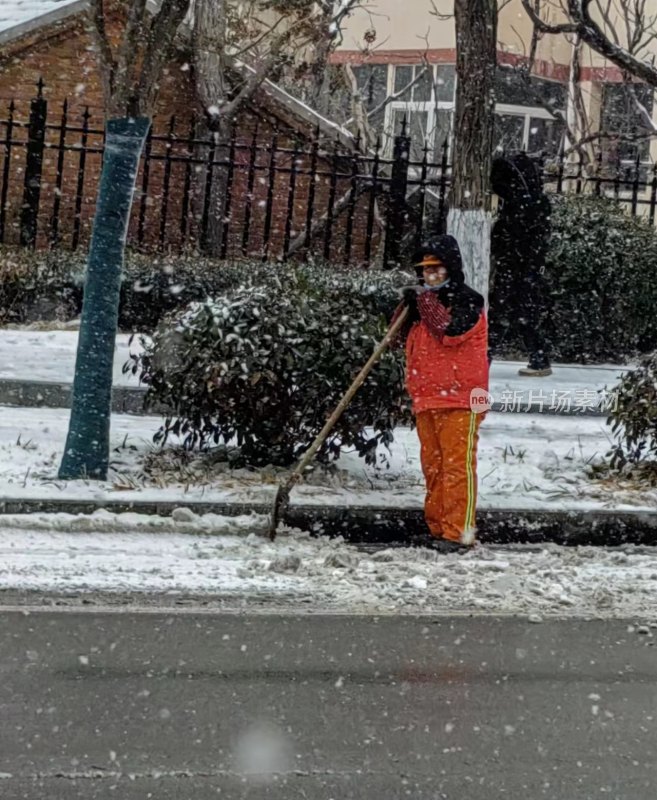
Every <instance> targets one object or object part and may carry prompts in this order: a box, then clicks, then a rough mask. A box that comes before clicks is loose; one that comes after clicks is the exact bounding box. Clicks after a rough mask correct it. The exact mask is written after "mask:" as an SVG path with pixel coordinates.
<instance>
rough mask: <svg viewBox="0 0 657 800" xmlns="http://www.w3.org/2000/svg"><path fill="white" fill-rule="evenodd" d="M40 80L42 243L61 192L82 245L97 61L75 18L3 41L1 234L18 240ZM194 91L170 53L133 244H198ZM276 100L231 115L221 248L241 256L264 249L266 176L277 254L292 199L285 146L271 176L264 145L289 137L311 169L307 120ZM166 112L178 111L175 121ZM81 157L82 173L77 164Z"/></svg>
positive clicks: (88, 209)
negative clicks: (231, 154)
mask: <svg viewBox="0 0 657 800" xmlns="http://www.w3.org/2000/svg"><path fill="white" fill-rule="evenodd" d="M119 29H120V19H119V18H118V17H117V16H116V15H114V16H111V15H110V16H109V17H108V30H109V31H110V35H111V36H113V37H114V39H116V37H117V31H118V30H119ZM40 79H42V80H43V83H44V88H43V96H44V97H45V99H46V101H47V104H48V129H47V133H46V144H47V147H46V150H45V152H44V163H43V173H42V181H41V202H40V209H39V224H38V238H37V246H38V247H48V246H50V243H51V239H52V231H53V210H54V208H55V205H56V198H57V197H59V204H60V207H59V222H58V234H59V244H60V245H61V246H65V247H70V246H72V245H73V244H74V243H75V239H76V237H79V242H78V244H79V246H81V247H84V246H85V245H86V244H87V242H88V240H89V237H90V232H91V223H92V219H93V214H94V209H95V202H96V191H97V185H98V178H99V174H100V169H101V150H102V142H103V137H102V130H103V123H104V118H103V97H102V89H101V84H100V80H99V75H98V69H97V65H96V61H95V58H94V53H93V48H92V42H91V38H90V35H89V33H88V31H87V30H86V24H85V21H84V19H82V18H76V19H72V20H68V21H66V22H62V23H59V24H58V25H55V26H53V27H52V28H50V29H49V30H48V31H47V32H45V35H44V32H41V33H39V34H33V35H31V36H30V37H27V38H25V39H23V40H21V41H20V42H18V43H14V44H13V45H11V46H10V47H8V48H6V49H5V50H4V51H3V53H2V54H1V55H0V142H1V141H3V139H4V138H5V137H6V130H7V125H6V120H7V118H8V107H9V103H10V102H11V101H13V102H14V103H15V112H14V119H15V121H16V124H15V127H14V131H13V135H12V139H13V140H14V145H13V146H12V150H11V157H10V159H9V166H8V172H7V179H8V198H7V204H6V220H5V234H4V241H5V242H10V243H15V242H17V241H18V239H19V235H20V231H19V220H20V209H21V203H22V194H23V182H24V168H25V147H24V146H21V143H24V142H25V141H26V139H27V127H26V122H27V120H28V119H29V113H30V101H31V100H32V98H33V97H34V96H35V95H36V86H37V83H38V81H39V80H40ZM193 97H194V91H193V85H192V75H191V70H190V68H189V65H188V64H186V63H185V62H184V61H183V60H177V61H174V62H173V63H171V64H170V65H169V67H168V68H167V69H166V71H165V74H164V76H163V79H162V81H161V87H160V93H159V96H158V104H157V110H156V115H155V119H154V124H153V133H154V134H156V138H154V139H153V140H152V142H151V145H150V154H151V156H152V157H151V159H149V160H148V167H147V172H148V174H147V176H146V177H147V182H146V184H145V183H144V181H145V175H144V168H145V167H144V165H145V163H146V162H145V160H144V159H142V165H141V168H140V171H139V175H138V177H137V184H136V194H135V203H134V207H133V215H132V218H131V223H130V231H129V243H131V244H132V245H136V246H139V247H140V248H141V249H145V250H153V249H164V250H174V251H176V250H180V249H181V248H183V247H192V248H193V247H194V246H195V245H196V244H197V243H198V238H199V235H200V224H201V219H202V214H203V198H202V196H199V193H200V191H202V189H203V187H204V176H205V174H206V167H205V166H204V165H203V163H196V164H194V163H189V159H190V157H192V158H195V159H197V160H200V161H203V160H205V159H207V154H208V152H209V149H208V147H206V146H202V145H196V146H194V147H192V148H191V149H190V145H189V144H188V143H187V142H186V141H184V140H187V139H189V136H190V132H191V130H192V122H193V118H194V114H195V111H197V109H196V108H195V106H194V102H193V101H192V100H190V98H193ZM65 101H66V102H67V103H68V108H67V112H66V124H67V128H68V130H67V131H66V133H65V138H64V140H63V141H64V150H63V157H60V152H61V148H60V142H61V130H62V129H61V126H62V125H63V111H64V102H65ZM271 103H272V101H271V100H267V99H266V98H264V97H262V98H259V99H258V100H257V101H256V102H255V103H254V107H253V108H250V109H247V110H245V111H244V112H243V114H242V115H241V117H240V119H239V120H238V124H237V132H236V145H237V147H236V150H235V162H234V163H235V166H234V169H233V171H232V174H233V185H232V195H231V214H230V225H229V237H228V254H229V255H231V256H233V255H241V254H242V253H243V252H245V253H246V254H247V255H250V256H256V257H260V256H262V255H263V232H264V226H265V213H266V210H267V196H268V192H269V191H270V180H271V189H272V192H273V197H274V204H273V208H272V222H271V237H270V245H269V253H270V255H271V256H273V257H276V256H279V255H280V253H281V252H282V248H283V242H284V239H285V228H286V221H287V219H288V210H289V205H288V204H289V198H290V176H289V174H288V173H286V172H285V170H289V169H290V166H291V162H292V155H291V154H289V153H285V152H278V153H277V156H276V166H277V170H276V174H275V175H274V176H273V178H270V174H269V170H268V167H269V158H270V151H269V148H270V146H271V143H272V141H273V138H274V135H276V136H277V141H278V148H279V149H280V150H285V149H289V150H292V149H293V148H294V145H295V142H298V143H299V144H300V146H301V148H302V149H303V150H305V151H306V152H305V154H302V155H300V156H299V157H298V159H297V168H298V170H299V171H303V170H308V169H309V166H310V161H311V155H310V148H311V144H310V138H311V133H310V131H308V130H306V131H305V132H304V131H303V126H300V125H296V126H295V128H296V129H293V127H292V126H291V125H290V124H289V112H285V114H280V115H279V114H277V113H276V109H275V108H272V105H271ZM172 117H174V122H173V123H172V121H171V118H172ZM85 119H86V125H87V127H88V128H89V132H88V134H87V147H86V151H87V152H86V153H85V154H83V152H82V150H81V148H80V144H81V141H82V136H83V133H82V128H83V125H84V124H85ZM3 121H4V124H3ZM172 124H173V128H172V127H171V125H172ZM256 129H257V136H256V142H257V158H256V161H255V166H256V169H255V170H254V179H253V191H252V192H251V193H249V192H248V183H249V165H250V159H251V154H250V147H251V145H252V143H253V141H254V134H255V133H256ZM170 131H173V135H172V137H171V139H170V144H171V146H170V149H169V154H170V156H171V159H170V163H169V178H168V190H167V191H165V187H166V181H165V169H166V161H165V160H164V156H165V155H166V153H167V149H168V148H167V142H166V141H162V140H160V139H159V137H160V136H166V135H167V134H168V133H169V132H170ZM300 134H301V135H300ZM227 155H228V153H227V151H226V149H225V148H224V151H223V156H221V157H222V158H227ZM218 157H219V156H218ZM176 159H181V160H176ZM183 159H184V160H183ZM5 161H6V158H5V154H4V153H2V152H1V151H0V182H1V181H2V180H3V175H4V170H5ZM82 164H83V166H84V170H81V165H82ZM330 165H331V159H330V158H326V157H320V158H319V160H318V164H317V170H318V172H319V173H320V174H319V175H318V176H317V178H316V182H315V202H314V206H313V213H312V216H313V219H317V217H321V216H322V215H323V214H325V213H326V210H327V207H328V197H329V188H330V180H329V178H328V176H327V175H322V174H321V173H325V172H328V170H329V167H330ZM60 167H61V170H60ZM345 170H346V171H347V172H348V170H349V167H348V166H345V165H342V166H341V168H340V171H341V172H344V171H345ZM58 175H59V177H58ZM58 182H59V184H61V191H60V190H59V189H58ZM310 182H311V179H310V177H309V176H307V175H298V177H297V182H296V189H295V192H294V198H293V203H292V224H291V238H292V239H294V238H295V237H296V236H297V235H299V234H300V233H302V232H303V231H304V229H305V225H306V220H307V216H308V198H309V194H310ZM186 183H188V184H191V186H192V192H191V193H190V196H189V198H188V202H187V206H185V185H186ZM199 185H200V186H199ZM349 186H350V181H349V179H348V178H340V179H339V180H338V185H337V197H338V198H340V197H341V196H342V195H343V194H344V193H345V192H346V191H348V189H349ZM144 187H145V188H146V192H145V193H144V191H143V189H144ZM249 197H250V201H249ZM369 207H370V201H369V197H368V196H365V197H363V198H361V199H360V200H359V202H358V203H357V213H356V217H355V219H354V225H353V228H354V232H353V251H352V253H351V256H350V258H349V260H350V261H351V262H355V263H360V262H361V261H362V260H363V258H364V252H365V242H364V239H365V234H366V230H367V217H368V213H369ZM249 214H250V230H249V236H248V239H247V240H245V237H244V228H245V222H246V219H247V217H248V216H249ZM346 226H347V222H346V218H345V215H344V214H343V215H342V216H341V218H340V219H339V220H337V221H336V223H335V226H334V230H333V235H332V250H331V256H332V258H334V259H335V260H336V261H341V260H344V255H345V253H344V247H345V234H346ZM76 231H77V233H76ZM313 247H314V249H315V250H316V251H318V252H319V253H321V252H322V250H323V238H321V239H319V241H316V242H315V243H314V246H313ZM374 249H375V248H374Z"/></svg>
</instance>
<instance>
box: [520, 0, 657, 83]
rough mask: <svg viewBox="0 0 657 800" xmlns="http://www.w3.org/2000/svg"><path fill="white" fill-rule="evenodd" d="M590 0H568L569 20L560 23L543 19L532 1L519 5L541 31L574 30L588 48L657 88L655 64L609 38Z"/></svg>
mask: <svg viewBox="0 0 657 800" xmlns="http://www.w3.org/2000/svg"><path fill="white" fill-rule="evenodd" d="M591 2H592V0H567V11H568V15H569V17H570V22H567V23H562V24H559V25H551V24H549V23H547V22H545V20H543V19H542V18H541V16H540V14H538V13H537V12H536V11H535V9H534V8H533V7H532V5H531V0H522V5H523V7H524V9H525V11H526V12H527V14H528V15H529V18H530V19H531V20H532V22H533V23H534V26H535V27H536V28H537V29H538V30H539V32H540V33H543V34H559V33H575V34H577V35H578V36H580V37H581V39H582V41H583V42H585V43H586V44H588V46H589V47H591V48H592V49H593V50H595V51H596V52H597V53H599V54H600V55H601V56H604V57H605V58H607V59H608V60H609V61H611V62H612V63H614V64H616V66H618V67H620V68H621V69H622V70H625V71H626V72H629V73H630V74H632V75H634V76H635V77H636V78H639V79H640V80H642V81H644V82H645V83H648V84H650V85H651V86H655V87H657V67H655V65H654V64H650V63H648V62H647V61H641V60H640V59H639V58H637V57H636V56H635V55H633V54H632V52H630V51H629V50H627V49H626V48H624V47H622V46H621V45H620V44H619V43H617V42H614V41H612V40H611V39H610V38H609V36H607V35H606V34H605V32H604V30H603V29H602V28H601V27H600V25H599V24H598V22H596V20H594V19H593V17H592V16H591ZM597 7H599V6H597ZM640 8H641V6H637V9H639V10H640ZM628 45H629V46H631V45H632V42H631V41H630V42H628Z"/></svg>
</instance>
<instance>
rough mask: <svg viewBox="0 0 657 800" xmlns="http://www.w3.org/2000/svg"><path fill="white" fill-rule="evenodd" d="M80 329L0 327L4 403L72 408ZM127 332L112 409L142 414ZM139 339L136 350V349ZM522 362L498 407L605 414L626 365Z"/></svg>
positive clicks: (502, 382)
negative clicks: (525, 370) (545, 368)
mask: <svg viewBox="0 0 657 800" xmlns="http://www.w3.org/2000/svg"><path fill="white" fill-rule="evenodd" d="M77 337H78V334H77V332H76V331H51V332H42V331H13V330H0V352H1V353H2V354H3V355H2V358H1V359H0V404H5V405H14V406H27V407H46V408H68V407H70V386H71V384H72V382H73V374H74V368H75V353H76V348H77ZM129 338H130V337H129V336H127V335H125V334H120V335H119V336H118V337H117V347H116V354H115V359H114V387H115V391H114V410H115V411H117V412H124V413H132V414H138V413H143V394H144V391H145V388H144V387H141V386H140V385H139V381H138V378H137V377H136V376H133V375H131V374H128V375H124V374H123V373H122V368H123V365H124V364H125V363H126V361H128V357H129V352H130V346H129V343H128V342H129ZM138 347H139V345H138V342H137V340H136V339H135V341H133V344H132V351H133V352H137V350H138ZM523 366H525V364H524V363H521V362H513V361H504V362H500V361H494V362H493V364H492V367H491V385H490V392H491V394H492V395H493V399H494V405H493V408H494V410H496V411H505V412H518V413H528V412H531V413H541V412H542V413H547V414H555V413H559V414H564V415H568V414H573V415H576V416H591V415H592V416H596V415H597V416H605V415H606V411H605V408H604V405H603V407H602V408H601V407H600V401H601V396H600V394H599V393H600V392H603V390H605V388H606V389H608V390H610V389H612V388H613V387H614V386H615V385H616V384H617V382H618V377H619V376H620V374H621V373H622V372H624V371H627V369H628V368H627V367H622V366H614V365H603V366H581V365H570V364H564V365H556V366H555V367H554V374H553V375H551V376H550V377H548V378H540V379H538V378H523V377H520V376H519V375H518V369H519V368H520V367H523Z"/></svg>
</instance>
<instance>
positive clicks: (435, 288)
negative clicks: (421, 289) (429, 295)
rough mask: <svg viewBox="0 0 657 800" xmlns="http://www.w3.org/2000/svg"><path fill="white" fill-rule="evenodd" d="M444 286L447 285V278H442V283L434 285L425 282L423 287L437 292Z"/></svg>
mask: <svg viewBox="0 0 657 800" xmlns="http://www.w3.org/2000/svg"><path fill="white" fill-rule="evenodd" d="M445 286H449V278H447V280H444V281H443V282H442V283H438V284H436V285H435V286H429V284H425V288H427V289H428V290H429V291H430V292H438V291H440V289H444V288H445Z"/></svg>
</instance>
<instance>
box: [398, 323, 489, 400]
mask: <svg viewBox="0 0 657 800" xmlns="http://www.w3.org/2000/svg"><path fill="white" fill-rule="evenodd" d="M406 388H407V389H408V393H409V394H410V396H411V400H412V401H413V411H414V413H415V414H419V413H420V412H422V411H429V410H432V409H440V408H462V409H469V408H470V394H471V392H472V390H473V389H484V390H485V391H488V322H487V319H486V314H485V313H484V312H483V311H482V312H481V314H480V316H479V320H478V321H477V323H476V324H475V325H474V327H472V328H470V330H468V331H466V332H465V333H463V334H461V335H459V336H448V335H444V336H443V337H442V339H440V340H439V339H438V338H436V336H435V335H434V334H432V333H431V332H430V331H429V328H428V327H427V326H426V324H425V323H424V322H422V321H419V322H416V323H415V324H414V325H413V327H412V328H411V330H410V333H409V334H408V338H407V340H406Z"/></svg>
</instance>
